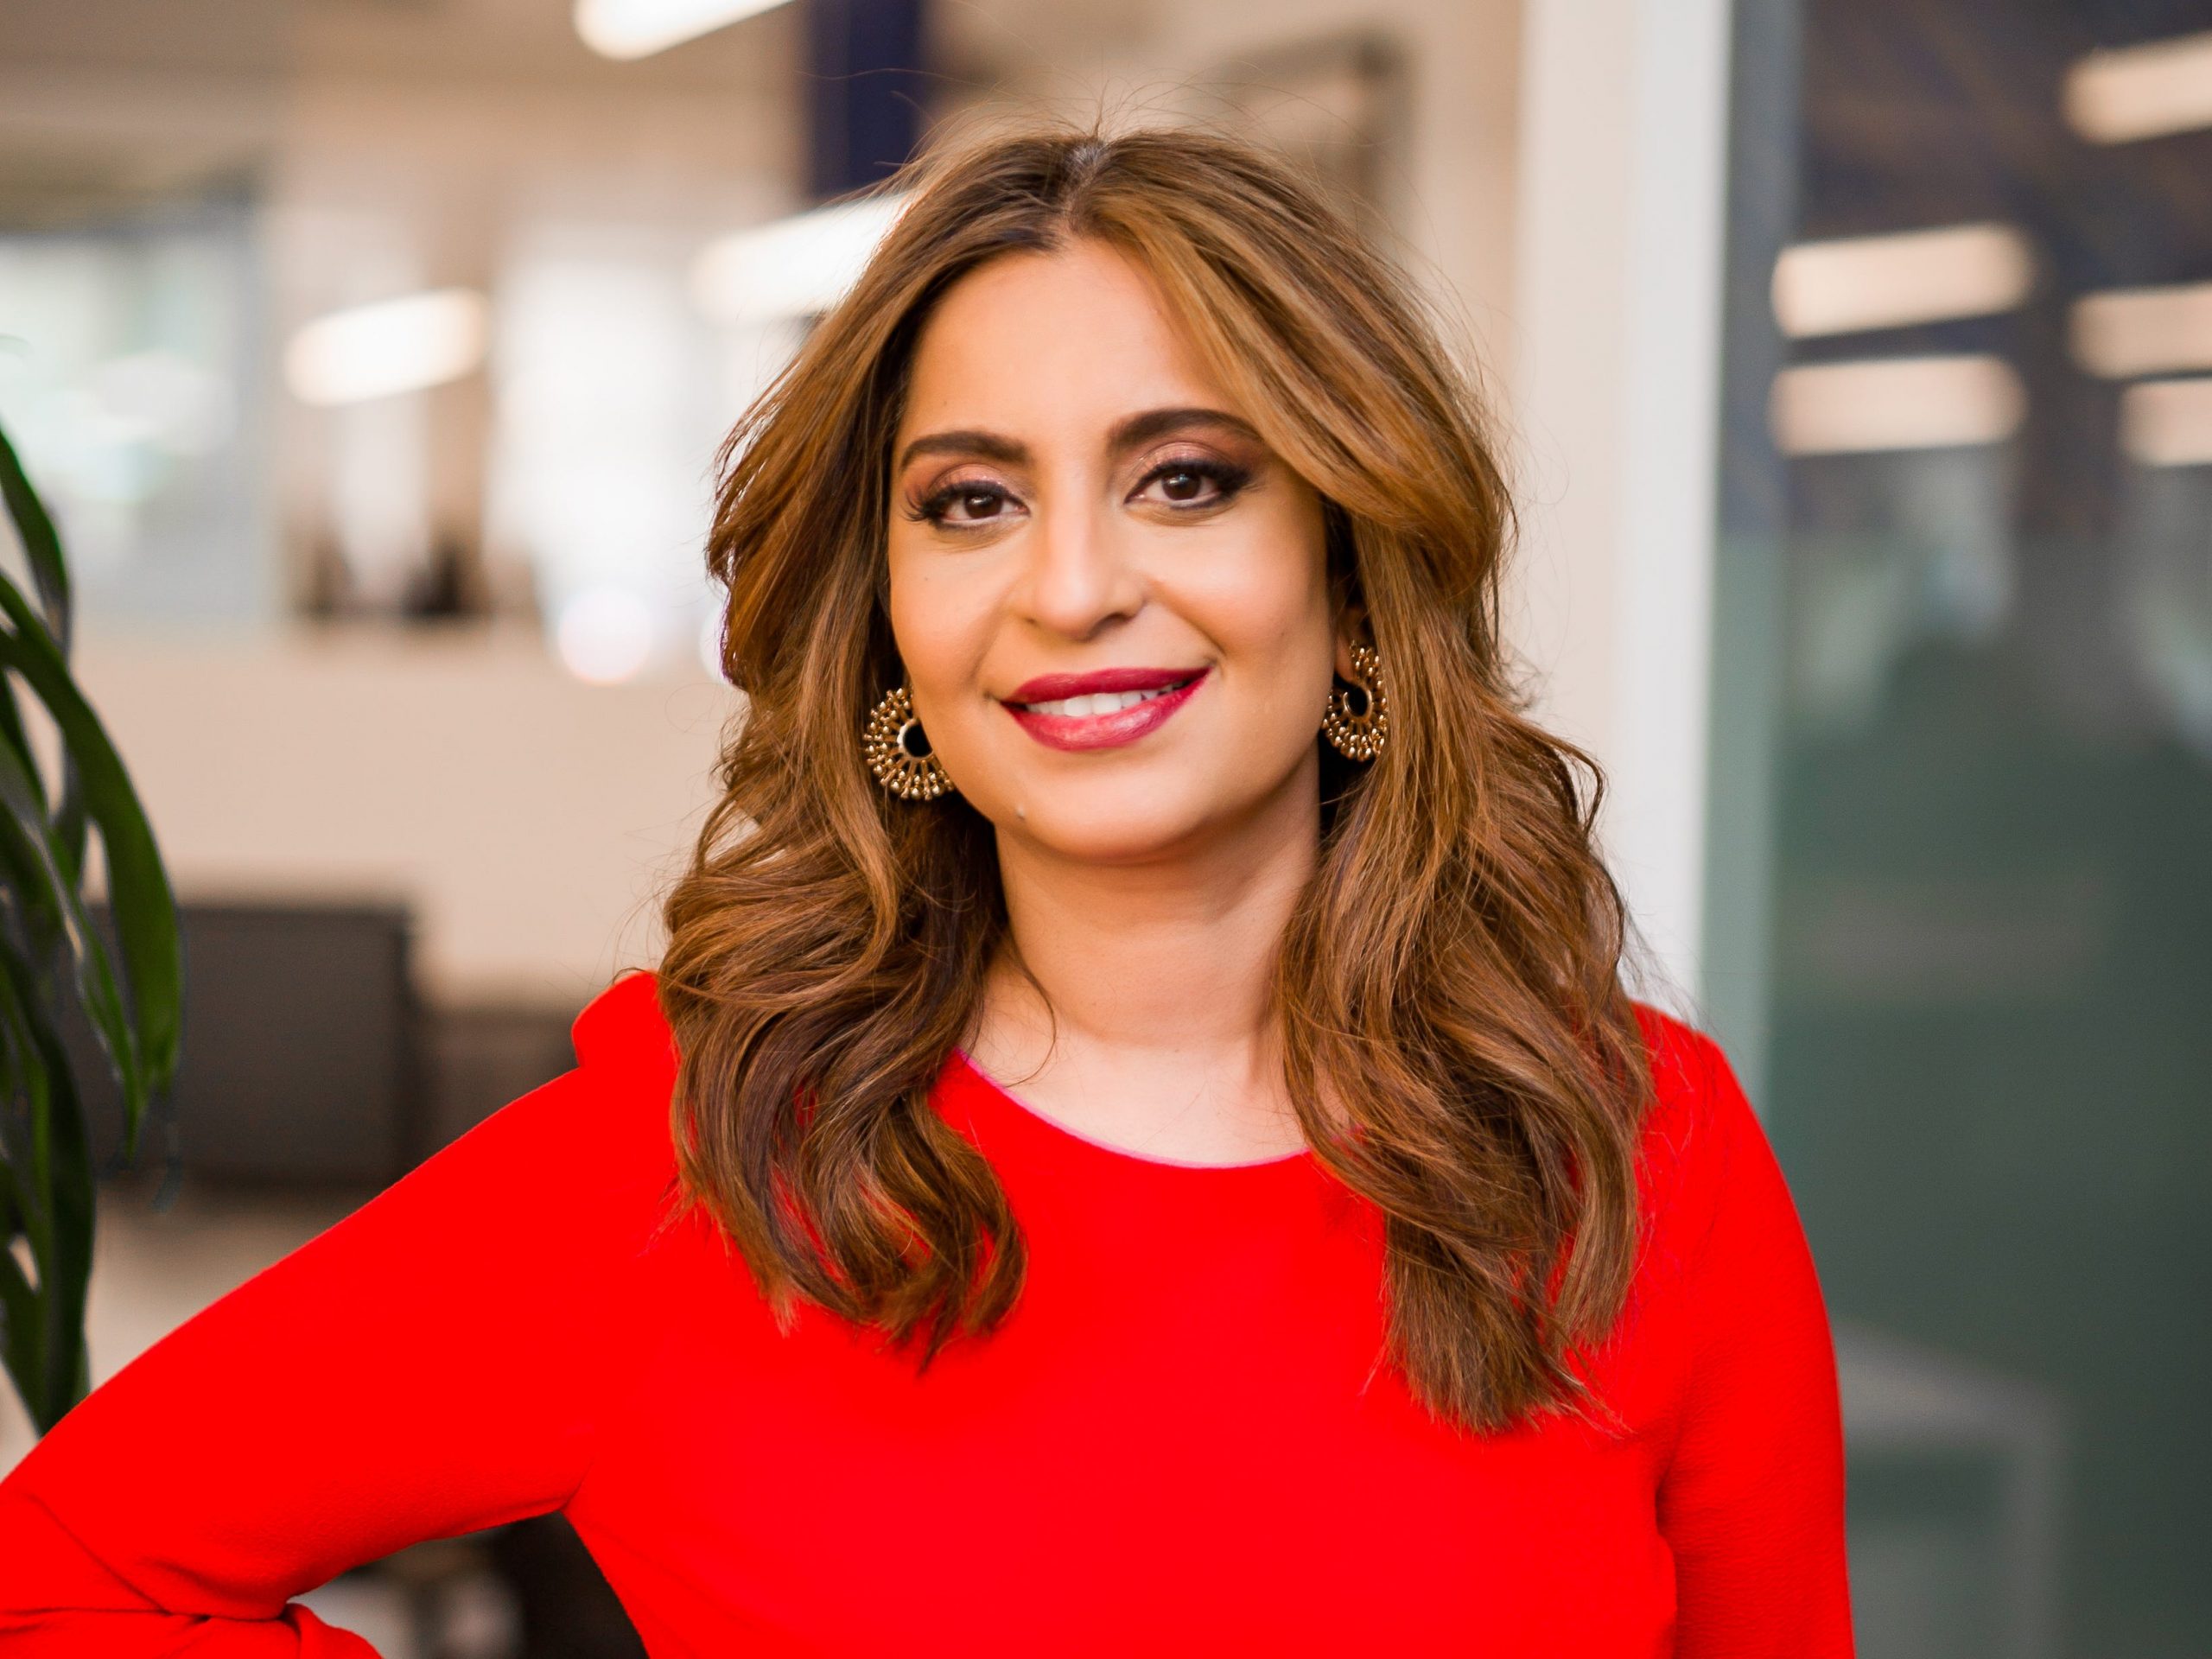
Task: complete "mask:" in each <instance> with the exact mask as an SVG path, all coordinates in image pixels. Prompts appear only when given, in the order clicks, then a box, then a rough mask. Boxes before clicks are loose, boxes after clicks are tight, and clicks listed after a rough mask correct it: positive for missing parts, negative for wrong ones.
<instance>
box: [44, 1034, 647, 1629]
mask: <svg viewBox="0 0 2212 1659" xmlns="http://www.w3.org/2000/svg"><path fill="white" fill-rule="evenodd" d="M619 1092H620V1090H619V1089H617V1088H616V1087H615V1086H614V1084H613V1083H611V1082H610V1080H608V1079H607V1078H603V1077H600V1076H599V1075H597V1074H595V1073H593V1072H590V1071H584V1070H578V1071H569V1072H568V1073H566V1074H564V1075H563V1077H559V1078H557V1079H556V1080H555V1081H554V1082H552V1083H550V1084H546V1085H545V1086H544V1087H543V1088H542V1089H538V1090H533V1091H532V1092H531V1093H530V1094H528V1095H525V1096H523V1097H522V1098H521V1099H519V1100H518V1101H516V1102H514V1103H512V1104H511V1105H509V1106H507V1107H505V1109H502V1110H501V1111H499V1112H498V1113H495V1114H494V1115H493V1116H492V1117H491V1118H490V1119H488V1120H487V1121H486V1122H484V1123H483V1124H481V1125H480V1126H479V1127H478V1128H475V1129H474V1130H472V1131H471V1132H470V1133H469V1134H468V1135H465V1136H463V1137H462V1138H461V1140H460V1141H456V1142H455V1143H454V1145H453V1146H451V1147H448V1148H447V1149H446V1150H445V1151H443V1152H442V1153H440V1154H437V1155H436V1156H435V1157H434V1158H432V1159H431V1160H429V1161H428V1162H427V1163H425V1164H423V1166H421V1167H420V1168H418V1169H416V1171H415V1172H414V1173H411V1174H410V1175H408V1176H407V1177H406V1178H405V1179H403V1180H401V1181H400V1182H398V1183H397V1185H394V1186H393V1187H391V1189H390V1190H389V1191H387V1192H385V1193H383V1194H382V1195H380V1196H379V1197H378V1198H375V1199H373V1200H372V1201H371V1202H370V1203H369V1204H367V1205H365V1206H364V1207H363V1208H362V1209H360V1210H359V1211H356V1212H355V1213H354V1214H353V1215H352V1216H350V1217H347V1218H346V1220H344V1221H342V1222H340V1223H339V1224H337V1225H336V1226H334V1227H333V1228H332V1229H330V1230H328V1231H327V1232H325V1233H323V1234H322V1235H321V1236H319V1237H317V1238H315V1239H313V1240H311V1241H310V1242H308V1243H307V1244H305V1245H302V1247H301V1248H300V1249H297V1250H296V1251H294V1252H293V1253H292V1254H291V1255H288V1256H286V1257H285V1258H284V1259H283V1260H282V1261H281V1262H277V1264H276V1265H275V1266H273V1267H271V1268H269V1269H268V1270H267V1271H266V1272H264V1273H263V1274H259V1275H257V1277H255V1278H254V1279H252V1280H251V1281H248V1282H247V1283H245V1285H243V1286H241V1287H238V1289H237V1290H235V1291H233V1292H232V1293H231V1294H229V1295H227V1296H226V1297H224V1298H222V1299H221V1300H219V1301H217V1302H216V1303H215V1304H214V1305H213V1306H210V1307H209V1308H207V1310H206V1311H204V1312H203V1313H200V1314H199V1315H198V1316H197V1317H195V1318H194V1319H191V1320H189V1321H188V1323H186V1324H185V1325H182V1326H181V1327H180V1328H179V1329H178V1330H177V1331H175V1332H173V1333H171V1334H170V1335H169V1336H168V1337H167V1338H164V1339H163V1340H162V1342H160V1343H158V1344H156V1345H155V1346H154V1347H153V1348H151V1349H149V1351H147V1352H146V1353H145V1354H143V1355H142V1356H141V1357H139V1358H138V1359H137V1360H136V1361H134V1362H133V1363H131V1364H130V1365H129V1366H127V1367H125V1368H124V1370H122V1371H121V1372H119V1373H118V1375H117V1376H115V1377H114V1378H112V1379H111V1381H109V1382H108V1383H105V1385H104V1386H102V1387H101V1388H99V1389H97V1390H95V1391H94V1392H93V1394H92V1395H91V1397H90V1398H88V1399H87V1400H86V1401H85V1402H83V1403H82V1404H81V1405H79V1407H78V1408H76V1409H75V1410H74V1411H73V1412H71V1413H70V1414H68V1415H67V1417H65V1418H64V1419H63V1420H62V1421H60V1423H59V1424H58V1425H56V1427H54V1430H53V1432H52V1433H49V1434H48V1436H47V1437H46V1439H45V1440H43V1441H41V1443H40V1444H39V1445H38V1446H35V1448H34V1449H33V1450H32V1452H30V1454H29V1456H28V1457H27V1458H26V1459H24V1460H23V1462H22V1464H21V1465H19V1466H18V1467H17V1469H16V1471H15V1472H14V1473H13V1474H12V1475H11V1476H10V1478H8V1479H7V1480H6V1481H5V1482H0V1648H4V1649H5V1651H6V1652H7V1653H8V1654H9V1655H10V1656H11V1659H13V1656H17V1655H21V1656H22V1659H38V1656H44V1655H54V1656H57V1659H59V1656H64V1655H66V1656H69V1659H86V1656H99V1659H111V1656H112V1659H124V1656H135V1655H153V1654H172V1653H178V1652H191V1653H194V1654H200V1653H207V1654H209V1655H214V1654H218V1653H219V1654H223V1655H232V1654H235V1655H238V1656H245V1655H254V1656H270V1659H276V1656H293V1655H298V1656H302V1659H339V1656H344V1659H366V1656H368V1655H369V1653H370V1649H369V1648H368V1646H367V1644H366V1643H363V1642H361V1641H360V1640H359V1638H358V1637H352V1636H349V1635H346V1634H344V1633H342V1632H339V1631H336V1630H332V1629H330V1628H329V1627H327V1625H325V1624H322V1623H321V1621H319V1620H318V1619H316V1618H315V1616H314V1615H313V1614H312V1613H311V1612H309V1611H307V1610H306V1609H304V1608H302V1607H299V1606H296V1605H290V1603H291V1599H292V1598H293V1597H295V1596H296V1595H298V1594H300V1593H301V1592H304V1591H307V1590H310V1589H313V1588H315V1586H318V1585H321V1584H323V1583H326V1582H327V1581H328V1580H331V1579H333V1578H334V1577H336V1576H337V1575H338V1574H339V1573H342V1572H344V1571H346V1569H347V1568H349V1567H356V1566H359V1565H360V1564H361V1563H363V1562H365V1561H369V1560H376V1559H378V1558H379V1557H381V1556H384V1555H386V1554H391V1552H392V1551H394V1550H396V1549H399V1548H404V1546H406V1545H408V1544H410V1543H414V1542H417V1541H421V1540H423V1539H425V1538H433V1537H442V1536H448V1535H453V1534H456V1533H461V1532H467V1531H473V1530H475V1529H480V1528H483V1527H488V1526H494V1525H498V1524H500V1523H502V1522H507V1521H512V1520H515V1519H518V1518H520V1517H522V1516H528V1515H533V1514H540V1513H543V1512H545V1511H547V1510H553V1509H556V1508H558V1507H559V1506H560V1505H561V1504H562V1503H564V1502H565V1501H566V1499H567V1498H568V1497H569V1494H570V1493H571V1492H572V1491H574V1490H575V1485H576V1483H577V1482H578V1481H579V1479H580V1478H582V1471H583V1470H584V1468H585V1467H586V1465H587V1464H588V1459H589V1454H590V1448H591V1445H592V1442H593V1438H594V1424H595V1417H596V1414H597V1412H598V1411H599V1409H600V1407H601V1402H602V1400H603V1398H604V1395H605V1393H606V1391H607V1388H608V1387H609V1386H610V1383H611V1381H612V1378H611V1376H610V1373H609V1367H610V1365H611V1364H612V1363H613V1359H612V1358H611V1356H613V1355H616V1354H626V1353H633V1352H634V1346H633V1344H631V1343H629V1342H627V1341H625V1340H618V1339H614V1338H613V1333H611V1332H609V1331H608V1330H607V1329H606V1328H605V1326H606V1322H607V1319H611V1318H614V1317H618V1315H617V1314H616V1313H615V1310H616V1309H619V1308H620V1307H621V1306H623V1305H624V1304H625V1302H626V1301H633V1300H635V1299H634V1298H626V1297H624V1296H623V1295H622V1294H620V1290H621V1287H622V1286H623V1285H625V1284H626V1282H627V1276H628V1275H631V1274H634V1273H635V1272H636V1271H637V1268H638V1263H639V1261H640V1260H641V1258H642V1255H643V1252H644V1250H645V1241H646V1240H647V1238H648V1237H649V1236H650V1234H651V1231H652V1225H653V1223H654V1221H655V1219H656V1218H657V1216H658V1206H659V1201H660V1198H661V1195H662V1193H663V1192H664V1190H665V1185H666V1174H667V1172H666V1168H665V1166H664V1162H663V1160H658V1159H656V1158H654V1157H653V1156H652V1155H651V1154H650V1152H649V1151H645V1150H642V1149H641V1148H640V1147H638V1146H636V1145H635V1144H632V1143H634V1142H636V1141H638V1140H639V1137H638V1136H637V1135H636V1134H635V1133H634V1131H633V1130H632V1129H630V1128H623V1129H621V1130H620V1132H619V1133H615V1134H613V1135H610V1121H611V1120H613V1119H616V1118H619V1117H620V1116H623V1115H625V1114H626V1115H628V1116H631V1117H632V1118H634V1117H635V1116H637V1110H638V1108H637V1104H636V1103H635V1102H634V1101H630V1102H626V1101H621V1100H619V1099H616V1098H614V1097H613V1096H615V1095H617V1094H618V1093H619ZM656 1117H657V1119H658V1121H659V1122H665V1117H664V1114H656ZM610 1141H612V1143H613V1144H610Z"/></svg>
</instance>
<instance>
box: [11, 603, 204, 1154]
mask: <svg viewBox="0 0 2212 1659" xmlns="http://www.w3.org/2000/svg"><path fill="white" fill-rule="evenodd" d="M0 611H4V612H5V613H6V617H7V620H9V621H10V622H12V623H13V624H14V626H13V627H12V628H0V668H4V669H9V670H12V671H14V672H16V674H18V675H20V676H21V677H22V680H23V682H24V683H25V684H27V685H28V686H29V688H30V689H31V690H32V691H33V692H34V693H35V695H36V696H38V698H39V701H40V702H42V703H44V704H45V706H46V709H47V712H48V714H49V715H52V716H53V718H54V724H55V726H56V727H57V728H59V729H60V735H61V742H62V745H63V747H64V748H65V749H66V750H67V752H68V753H69V754H70V755H71V756H72V757H73V759H74V760H75V762H76V766H77V772H78V775H79V779H81V783H82V787H83V791H84V800H85V806H86V811H87V812H88V814H89V815H90V817H91V819H92V823H94V824H95V825H97V826H98V828H99V833H100V845H101V848H102V849H103V851H104V852H105V855H106V861H107V878H108V896H109V904H110V909H111V914H112V916H113V918H114V920H115V929H116V938H117V942H118V945H119V946H120V948H121V952H122V958H123V967H124V979H125V983H126V986H127V989H128V995H129V1000H130V1022H131V1025H132V1027H133V1029H134V1031H135V1033H136V1035H137V1050H138V1056H139V1059H140V1063H141V1065H143V1068H144V1070H145V1075H146V1078H147V1081H148V1084H149V1087H150V1088H151V1089H153V1090H160V1089H162V1088H165V1087H167V1085H168V1082H169V1080H170V1079H171V1078H172V1077H174V1076H175V1071H176V1061H177V1046H178V1040H179V1033H180V1027H181V1001H182V992H183V977H184V962H183V951H182V946H181V942H180V940H179V937H178V929H177V917H176V897H175V893H174V892H172V890H171V889H170V887H169V880H168V871H167V870H166V869H164V868H162V859H161V853H160V850H159V849H158V848H157V847H156V844H155V842H154V832H153V828H152V826H151V825H150V824H149V823H148V822H147V821H146V814H145V810H144V808H143V807H142V806H141V805H140V804H139V801H138V796H137V791H135V790H134V789H133V788H132V787H131V785H130V773H129V772H127V771H126V770H125V769H124V765H123V760H122V757H121V756H119V755H118V754H117V753H116V751H115V746H114V744H113V743H112V742H111V741H109V738H108V735H107V732H106V728H104V727H103V726H102V725H101V724H100V721H99V716H98V715H95V714H94V713H93V712H92V706H91V705H90V704H89V703H88V702H86V700H85V696H84V693H83V692H81V691H79V690H78V689H77V684H76V682H75V681H74V680H73V679H72V678H71V677H70V674H69V668H68V664H67V663H66V662H64V661H63V660H62V658H61V654H60V649H59V647H58V646H57V645H56V644H55V642H54V637H53V636H52V635H51V634H49V633H48V632H47V631H46V626H45V624H44V623H43V622H42V621H41V620H40V618H39V617H38V615H37V613H35V611H34V610H33V609H32V608H31V607H30V605H29V601H26V600H25V599H24V597H23V595H22V591H21V590H20V589H18V588H16V585H15V583H14V582H10V581H9V580H8V579H7V578H6V577H5V576H4V575H0ZM142 1121H143V1118H142V1116H138V1115H133V1116H131V1118H130V1121H129V1122H127V1123H126V1125H125V1129H124V1146H125V1151H126V1155H128V1154H135V1152H136V1151H137V1144H138V1130H139V1127H140V1123H141V1122H142Z"/></svg>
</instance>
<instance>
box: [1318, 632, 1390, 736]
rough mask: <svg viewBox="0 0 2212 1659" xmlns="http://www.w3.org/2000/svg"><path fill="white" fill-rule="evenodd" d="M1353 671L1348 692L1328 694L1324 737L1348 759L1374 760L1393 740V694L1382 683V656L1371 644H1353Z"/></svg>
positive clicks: (1323, 726) (1322, 726)
mask: <svg viewBox="0 0 2212 1659" xmlns="http://www.w3.org/2000/svg"><path fill="white" fill-rule="evenodd" d="M1351 671H1352V683H1351V688H1350V689H1349V690H1332V691H1331V692H1330V693H1329V706H1328V709H1326V710H1325V712H1324V713H1323V715H1321V734H1322V735H1323V736H1325V737H1326V738H1327V739H1328V740H1329V742H1330V744H1331V745H1332V747H1334V748H1335V749H1336V751H1337V753H1338V754H1341V755H1343V756H1344V757H1345V758H1346V759H1347V760H1373V759H1374V758H1375V757H1376V755H1378V754H1380V753H1383V747H1384V746H1385V745H1386V744H1388V743H1389V741H1390V694H1389V690H1386V689H1385V688H1384V685H1383V653H1382V652H1379V651H1377V650H1376V649H1375V647H1374V646H1372V645H1354V646H1353V647H1352V648H1351ZM1355 703H1357V707H1356V708H1355Z"/></svg>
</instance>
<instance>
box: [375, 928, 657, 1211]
mask: <svg viewBox="0 0 2212 1659" xmlns="http://www.w3.org/2000/svg"><path fill="white" fill-rule="evenodd" d="M656 990H657V986H656V981H655V978H654V976H653V975H652V974H651V973H646V972H636V973H630V974H626V975H624V976H621V977H620V978H617V979H616V980H614V981H613V982H612V983H611V984H609V985H607V987H606V988H603V989H602V990H601V991H600V992H599V993H598V994H597V995H595V996H594V997H593V999H592V1000H591V1001H590V1002H589V1003H588V1005H587V1006H586V1007H585V1008H584V1009H583V1011H582V1013H581V1014H578V1015H577V1016H576V1018H575V1020H574V1021H573V1022H572V1023H571V1024H570V1027H569V1040H570V1043H571V1044H572V1046H574V1048H575V1065H572V1066H571V1067H570V1068H569V1070H568V1071H563V1072H562V1073H561V1074H560V1075H559V1076H557V1077H554V1078H552V1079H550V1081H548V1082H546V1083H544V1084H540V1085H539V1086H538V1087H537V1088H535V1089H532V1090H529V1091H528V1092H527V1093H525V1094H523V1095H521V1096H518V1097H517V1098H515V1099H514V1100H512V1101H510V1102H509V1103H507V1104H506V1105H505V1106H502V1107H500V1108H499V1109H498V1110H497V1111H495V1112H493V1113H492V1114H491V1115H490V1116H488V1117H486V1118H485V1119H484V1120H483V1122H480V1123H478V1124H477V1125H476V1126H475V1127H474V1128H471V1129H470V1130H468V1131H467V1133H466V1134H465V1135H461V1137H460V1138H459V1139H458V1140H456V1141H454V1142H453V1143H452V1144H451V1145H449V1146H448V1147H445V1148H444V1149H443V1150H442V1151H441V1152H438V1153H437V1154H434V1155H433V1156H432V1157H431V1158H429V1160H427V1161H426V1162H424V1163H423V1164H422V1165H420V1166H417V1167H416V1169H415V1171H414V1172H413V1173H410V1174H409V1175H408V1176H406V1177H405V1178H404V1179H402V1180H401V1181H400V1182H399V1184H398V1185H397V1186H395V1187H394V1188H392V1189H391V1192H390V1193H388V1194H387V1198H389V1199H391V1200H395V1201H397V1203H399V1204H401V1205H409V1206H410V1207H420V1206H423V1205H432V1206H435V1207H440V1208H447V1209H450V1208H453V1207H455V1206H461V1207H466V1208H467V1209H468V1210H469V1211H472V1212H474V1218H475V1220H476V1224H479V1225H494V1224H501V1223H503V1222H504V1223H516V1222H519V1221H521V1220H523V1219H524V1217H531V1218H536V1219H537V1220H540V1221H543V1220H550V1219H552V1218H553V1217H556V1216H558V1217H560V1221H559V1223H558V1226H559V1227H560V1228H561V1230H567V1231H569V1232H570V1233H571V1235H572V1236H573V1235H574V1234H575V1233H589V1232H592V1231H594V1230H596V1229H595V1228H594V1226H593V1224H592V1218H593V1217H600V1218H602V1219H603V1220H604V1222H605V1223H606V1224H608V1225H610V1226H613V1227H614V1228H616V1229H618V1230H623V1231H635V1230H640V1229H642V1230H652V1225H653V1217H657V1216H658V1215H659V1213H660V1212H661V1211H662V1210H663V1208H664V1200H665V1199H666V1198H668V1197H669V1196H670V1195H671V1193H672V1192H673V1189H674V1183H675V1179H676V1157H675V1145H674V1140H673V1137H672V1135H671V1128H670V1103H671V1096H672V1094H673V1091H674V1089H675V1084H676V1073H677V1051H676V1045H675V1042H674V1039H673V1038H672V1036H671V1033H670V1031H669V1028H668V1026H667V1024H666V1022H665V1021H664V1020H663V1019H662V1017H661V1014H660V1006H659V1001H658V995H657V994H656ZM531 1230H533V1231H535V1230H537V1229H536V1228H533V1229H531Z"/></svg>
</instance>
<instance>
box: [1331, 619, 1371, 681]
mask: <svg viewBox="0 0 2212 1659" xmlns="http://www.w3.org/2000/svg"><path fill="white" fill-rule="evenodd" d="M1366 637H1367V607H1366V606H1364V605H1363V604H1361V603H1360V602H1359V601H1357V600H1352V601H1350V602H1348V603H1347V604H1346V605H1345V606H1344V608H1343V609H1342V610H1340V611H1338V613H1337V661H1336V667H1337V677H1338V679H1340V680H1353V679H1357V678H1358V676H1357V675H1356V674H1354V673H1353V672H1352V667H1351V648H1352V646H1353V645H1357V644H1358V643H1359V642H1360V641H1361V640H1363V639H1365V638H1366Z"/></svg>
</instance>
